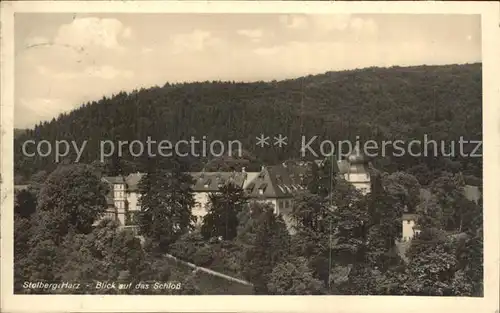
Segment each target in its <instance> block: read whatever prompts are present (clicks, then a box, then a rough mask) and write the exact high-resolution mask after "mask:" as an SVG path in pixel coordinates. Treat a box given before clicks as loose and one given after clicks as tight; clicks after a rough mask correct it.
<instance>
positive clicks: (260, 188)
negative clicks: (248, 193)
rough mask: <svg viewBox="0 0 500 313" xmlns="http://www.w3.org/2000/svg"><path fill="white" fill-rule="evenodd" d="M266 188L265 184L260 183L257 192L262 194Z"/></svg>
mask: <svg viewBox="0 0 500 313" xmlns="http://www.w3.org/2000/svg"><path fill="white" fill-rule="evenodd" d="M266 188H267V184H262V185H260V187H259V194H261V195H263V194H264V191H266Z"/></svg>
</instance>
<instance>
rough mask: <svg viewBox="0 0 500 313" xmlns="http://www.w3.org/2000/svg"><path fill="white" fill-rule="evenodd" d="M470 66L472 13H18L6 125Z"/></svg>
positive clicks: (476, 33) (474, 45)
mask: <svg viewBox="0 0 500 313" xmlns="http://www.w3.org/2000/svg"><path fill="white" fill-rule="evenodd" d="M475 62H481V24H480V16H477V15H442V14H435V15H423V14H404V15H403V14H397V15H396V14H394V15H382V14H379V15H376V14H372V15H367V14H364V15H345V14H343V15H339V14H335V15H333V14H329V15H317V14H315V15H298V14H293V15H282V14H137V13H135V14H131V13H123V14H112V15H110V14H93V15H89V14H67V13H64V14H62V13H50V14H49V13H22V14H16V17H15V111H14V116H15V120H14V124H15V127H16V128H26V127H33V126H34V125H35V124H36V123H38V122H39V121H41V120H50V119H52V117H55V116H57V115H58V114H59V113H62V112H69V111H71V110H72V109H74V108H77V107H79V106H80V105H82V104H83V103H86V102H89V101H94V100H99V99H101V98H102V97H103V96H105V95H106V96H111V95H112V94H116V93H118V92H120V91H132V90H134V89H139V88H142V87H144V88H148V87H152V86H154V85H158V86H163V85H164V84H165V83H166V82H170V83H173V82H182V81H205V80H234V81H260V80H264V81H266V80H274V79H276V80H280V79H287V78H295V77H300V76H303V75H309V74H320V73H324V72H327V71H336V70H345V69H354V68H363V67H370V66H377V67H388V66H394V65H399V66H411V65H422V64H427V65H440V64H456V63H475Z"/></svg>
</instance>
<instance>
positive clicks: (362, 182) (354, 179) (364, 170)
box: [344, 146, 371, 194]
mask: <svg viewBox="0 0 500 313" xmlns="http://www.w3.org/2000/svg"><path fill="white" fill-rule="evenodd" d="M347 162H348V169H347V172H346V173H345V174H344V178H345V180H347V181H348V182H350V183H351V184H353V185H354V187H356V189H358V190H360V191H361V192H362V193H363V194H367V193H369V192H370V187H371V183H370V172H369V170H368V169H369V161H368V158H367V157H366V156H365V155H364V154H363V153H362V152H361V151H360V150H359V147H358V146H356V147H355V148H354V150H353V151H352V152H351V154H350V155H349V156H348V157H347Z"/></svg>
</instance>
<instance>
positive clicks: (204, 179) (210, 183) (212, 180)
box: [125, 172, 247, 192]
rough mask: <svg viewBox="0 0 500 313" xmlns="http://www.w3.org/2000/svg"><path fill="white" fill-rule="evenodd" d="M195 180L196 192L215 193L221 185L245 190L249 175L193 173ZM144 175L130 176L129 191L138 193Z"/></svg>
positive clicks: (242, 173) (135, 174)
mask: <svg viewBox="0 0 500 313" xmlns="http://www.w3.org/2000/svg"><path fill="white" fill-rule="evenodd" d="M189 174H190V175H191V177H192V178H193V180H194V184H193V186H192V188H193V191H195V192H214V191H218V190H219V186H220V185H221V184H227V183H233V184H235V185H236V186H238V187H240V188H243V183H244V182H245V180H246V176H247V173H244V172H191V173H189ZM142 176H144V174H143V173H134V174H130V175H128V176H127V177H126V178H125V182H126V184H127V191H137V188H138V185H139V182H140V181H141V178H142Z"/></svg>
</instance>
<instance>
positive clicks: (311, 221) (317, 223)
mask: <svg viewBox="0 0 500 313" xmlns="http://www.w3.org/2000/svg"><path fill="white" fill-rule="evenodd" d="M329 214H330V210H329V207H328V202H327V199H326V198H325V197H322V196H319V195H316V194H312V193H309V192H303V193H299V194H297V195H296V196H295V198H294V201H293V207H292V214H291V215H292V220H293V222H294V224H295V226H294V227H295V228H297V229H309V230H311V231H315V232H325V231H328V223H326V222H327V217H328V215H329Z"/></svg>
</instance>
